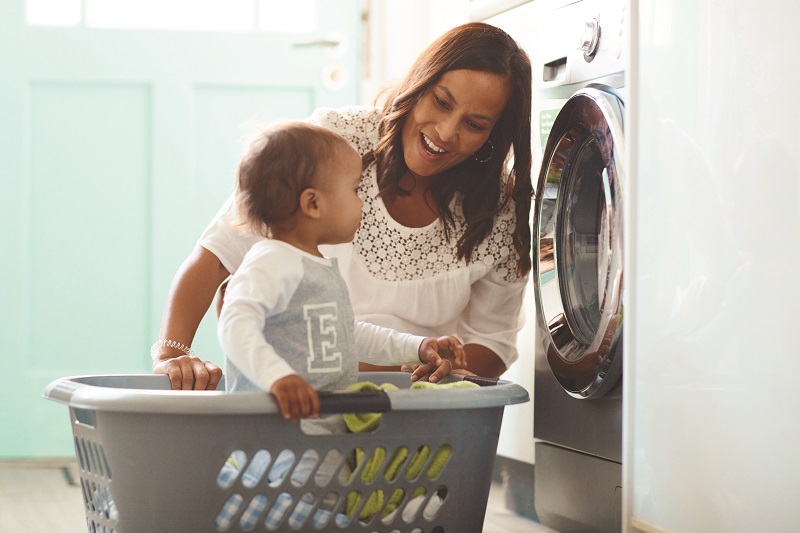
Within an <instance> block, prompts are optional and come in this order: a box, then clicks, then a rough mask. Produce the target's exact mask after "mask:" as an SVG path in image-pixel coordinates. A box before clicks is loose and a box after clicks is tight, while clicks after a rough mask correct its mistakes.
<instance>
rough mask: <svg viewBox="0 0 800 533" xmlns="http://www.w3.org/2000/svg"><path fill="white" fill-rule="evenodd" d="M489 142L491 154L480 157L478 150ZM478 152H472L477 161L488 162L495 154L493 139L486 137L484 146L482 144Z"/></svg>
mask: <svg viewBox="0 0 800 533" xmlns="http://www.w3.org/2000/svg"><path fill="white" fill-rule="evenodd" d="M487 144H488V145H489V155H488V156H486V157H484V158H482V157H480V156H479V155H478V152H480V151H481V150H483V147H484V146H486V145H487ZM478 152H475V153H474V154H472V156H473V157H474V158H475V161H477V162H478V163H487V162H488V161H489V160H490V159H491V158H492V156H493V155H494V144H492V140H491V139H486V142H485V143H484V145H483V146H481V148H480V150H478Z"/></svg>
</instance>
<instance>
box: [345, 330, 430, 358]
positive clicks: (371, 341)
mask: <svg viewBox="0 0 800 533" xmlns="http://www.w3.org/2000/svg"><path fill="white" fill-rule="evenodd" d="M423 340H425V337H420V336H418V335H411V334H410V333H400V332H399V331H396V330H393V329H390V328H384V327H381V326H376V325H375V324H370V323H368V322H362V321H360V320H356V350H357V352H358V353H357V354H356V356H357V357H358V360H359V361H366V362H368V363H381V364H388V365H392V364H397V365H402V364H406V363H413V364H419V363H420V360H419V345H420V344H422V341H423Z"/></svg>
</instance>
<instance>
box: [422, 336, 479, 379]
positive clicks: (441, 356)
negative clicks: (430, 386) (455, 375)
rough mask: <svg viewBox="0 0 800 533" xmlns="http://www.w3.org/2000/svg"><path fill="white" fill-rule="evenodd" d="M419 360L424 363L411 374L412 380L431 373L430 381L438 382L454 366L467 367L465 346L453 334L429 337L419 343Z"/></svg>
mask: <svg viewBox="0 0 800 533" xmlns="http://www.w3.org/2000/svg"><path fill="white" fill-rule="evenodd" d="M419 360H420V361H422V362H423V364H421V365H420V366H418V367H417V368H416V370H414V373H413V374H411V381H417V380H418V379H420V377H423V376H425V375H428V374H430V376H429V377H428V381H430V382H431V383H436V382H437V381H439V380H440V379H442V378H443V377H444V376H446V375H447V374H449V373H450V371H452V370H453V369H454V368H467V356H466V352H465V351H464V347H463V346H462V345H461V342H460V341H459V340H458V339H457V338H455V337H453V336H452V335H449V336H445V337H435V338H433V337H427V338H426V339H425V340H423V341H422V343H421V344H420V345H419ZM431 372H432V373H431Z"/></svg>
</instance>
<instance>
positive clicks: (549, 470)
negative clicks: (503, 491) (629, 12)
mask: <svg viewBox="0 0 800 533" xmlns="http://www.w3.org/2000/svg"><path fill="white" fill-rule="evenodd" d="M624 6H625V3H624V1H623V0H581V1H577V2H562V4H561V5H559V6H558V7H557V8H555V9H553V10H552V11H550V12H548V13H545V14H542V16H541V19H540V20H541V23H542V26H541V28H540V38H541V40H540V41H539V42H540V46H539V48H538V49H537V50H536V51H535V52H534V72H535V76H536V77H535V78H534V91H535V92H534V94H535V98H534V106H533V107H534V113H535V115H534V117H537V115H538V118H539V132H538V133H539V135H540V138H541V140H542V164H541V170H540V173H539V179H538V183H537V188H536V202H535V209H534V222H533V224H534V226H533V239H534V242H533V248H534V271H533V278H534V280H533V285H534V296H535V301H536V315H537V316H536V320H537V337H538V338H537V342H536V354H535V359H536V365H535V367H536V370H535V379H534V439H535V457H536V465H535V490H534V494H535V496H534V498H535V508H536V512H537V514H538V516H539V519H540V520H541V521H542V523H543V524H544V525H546V526H548V527H551V528H553V529H555V530H557V531H559V532H562V533H566V532H570V531H579V532H582V533H584V532H595V531H596V532H612V531H613V532H618V531H620V529H621V523H622V521H621V502H622V489H621V485H622V482H621V479H622V375H621V374H622V373H621V369H622V317H623V292H622V282H623V253H624V247H623V236H624V227H623V209H622V206H623V202H624V184H625V177H626V176H625V159H624V154H625V140H624V137H623V118H624V117H623V109H624V94H625V88H624V72H625V63H626V61H627V57H626V53H625V29H626V24H625V7H624Z"/></svg>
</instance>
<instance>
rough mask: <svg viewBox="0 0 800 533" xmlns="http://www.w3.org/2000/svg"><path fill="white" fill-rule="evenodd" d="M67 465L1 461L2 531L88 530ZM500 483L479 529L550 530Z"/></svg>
mask: <svg viewBox="0 0 800 533" xmlns="http://www.w3.org/2000/svg"><path fill="white" fill-rule="evenodd" d="M70 466H71V465H66V466H65V465H64V464H63V463H62V464H56V463H36V462H6V463H3V462H0V531H2V532H3V533H78V532H82V531H86V521H85V519H84V515H83V501H82V499H81V494H80V489H79V488H78V487H77V486H76V485H73V484H70V477H71V476H70V468H69V467H70ZM504 502H505V498H504V494H503V486H502V484H500V483H495V484H493V485H492V490H491V493H490V495H489V502H488V509H487V512H486V521H485V523H484V526H483V533H554V532H553V531H552V530H551V529H548V528H546V527H544V526H542V525H541V524H539V523H537V522H534V521H533V520H529V519H527V518H524V517H522V516H519V515H517V514H515V513H512V512H510V511H508V510H507V509H506V508H505V504H504Z"/></svg>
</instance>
